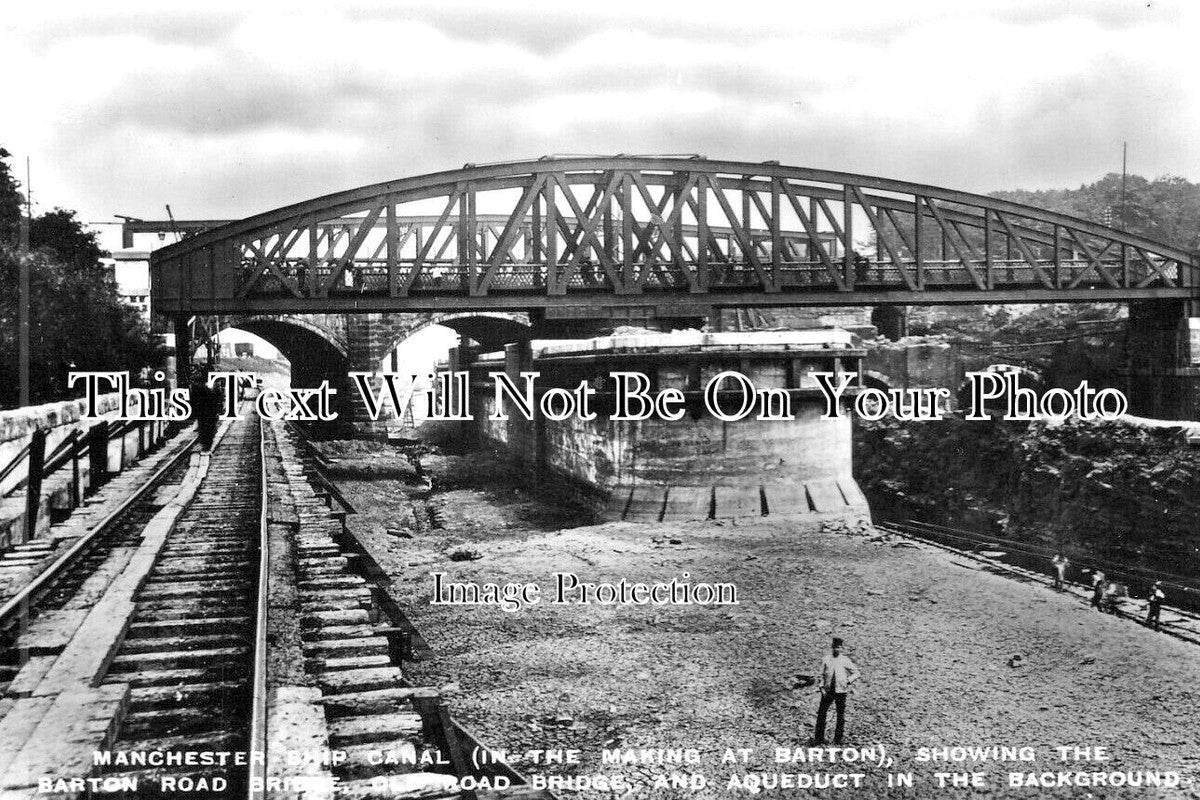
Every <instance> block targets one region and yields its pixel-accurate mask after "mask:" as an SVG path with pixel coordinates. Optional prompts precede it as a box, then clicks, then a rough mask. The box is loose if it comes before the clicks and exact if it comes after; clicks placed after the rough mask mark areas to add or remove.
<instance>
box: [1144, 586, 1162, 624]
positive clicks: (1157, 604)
mask: <svg viewBox="0 0 1200 800" xmlns="http://www.w3.org/2000/svg"><path fill="white" fill-rule="evenodd" d="M1166 599H1167V596H1166V595H1165V594H1163V590H1162V581H1155V582H1154V585H1153V586H1151V587H1150V598H1149V600H1150V603H1149V606H1148V607H1147V609H1146V624H1147V625H1153V626H1154V630H1158V629H1159V622H1158V613H1159V612H1160V611H1162V603H1163V600H1166Z"/></svg>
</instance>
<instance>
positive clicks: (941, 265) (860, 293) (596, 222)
mask: <svg viewBox="0 0 1200 800" xmlns="http://www.w3.org/2000/svg"><path fill="white" fill-rule="evenodd" d="M151 285H152V300H153V304H154V309H155V311H157V312H159V313H165V314H170V315H173V316H176V317H179V316H181V315H182V316H189V315H195V314H225V313H254V312H258V313H320V312H333V313H339V312H402V311H439V310H447V309H452V308H453V309H462V308H472V309H480V310H483V309H508V310H528V311H531V312H534V311H536V312H537V313H538V314H539V315H544V316H545V318H554V317H559V318H572V317H578V318H583V317H593V316H594V317H606V316H609V317H610V316H612V310H613V309H618V308H622V307H626V308H627V307H640V308H643V309H646V310H647V311H648V312H649V313H650V314H652V315H654V314H656V315H658V316H662V317H688V316H693V317H694V316H706V315H708V314H709V313H711V310H712V309H713V308H715V307H718V308H719V307H744V306H805V305H807V306H830V305H888V304H893V305H926V304H933V303H1036V302H1072V301H1105V302H1129V301H1138V300H1160V301H1165V300H1173V301H1190V300H1195V299H1196V298H1197V293H1198V288H1197V287H1200V259H1198V257H1197V256H1196V254H1193V253H1189V252H1187V251H1184V250H1182V249H1179V248H1176V247H1171V246H1169V245H1165V244H1162V243H1158V242H1154V241H1151V240H1148V239H1145V238H1142V237H1140V236H1136V235H1133V234H1129V233H1125V232H1123V231H1118V230H1115V229H1112V228H1108V227H1105V226H1102V225H1097V224H1094V223H1091V222H1087V221H1085V220H1081V219H1076V218H1074V217H1070V216H1067V215H1064V214H1058V213H1054V212H1050V211H1045V210H1041V209H1037V208H1033V207H1030V206H1025V205H1021V204H1018V203H1012V202H1008V201H1004V200H999V199H995V198H991V197H986V196H983V195H977V194H971V193H967V192H959V191H953V190H949V189H942V188H937V187H934V186H926V185H921V184H916V183H909V182H905V181H898V180H891V179H888V178H879V177H870V176H866V175H854V174H849V173H842V172H830V171H825V170H816V169H808V168H800V167H788V166H782V165H780V164H778V163H776V162H765V163H757V164H752V163H743V162H735V161H716V160H708V159H705V158H702V157H698V156H696V157H651V156H615V157H562V158H549V157H548V158H542V159H539V160H536V161H522V162H512V163H501V164H491V165H480V166H477V165H470V164H468V165H466V166H465V167H464V168H463V169H460V170H451V171H447V172H438V173H432V174H429V175H421V176H416V177H410V178H402V179H399V180H394V181H389V182H386V183H380V184H375V185H373V186H366V187H362V188H359V189H352V190H349V191H345V192H341V193H338V194H332V195H328V196H325V197H320V198H316V199H314V200H309V201H306V202H303V203H298V204H295V205H291V206H287V207H284V208H280V209H277V210H274V211H269V212H266V213H263V214H258V215H256V216H253V217H248V218H246V219H243V220H240V221H236V222H231V223H228V224H225V225H221V226H219V227H216V228H213V229H210V230H207V231H204V232H202V233H199V234H198V235H196V236H194V237H192V238H189V239H186V240H184V241H182V242H179V243H178V244H175V245H171V246H169V247H165V248H163V249H161V250H158V251H157V252H155V253H154V254H153V257H152V261H151Z"/></svg>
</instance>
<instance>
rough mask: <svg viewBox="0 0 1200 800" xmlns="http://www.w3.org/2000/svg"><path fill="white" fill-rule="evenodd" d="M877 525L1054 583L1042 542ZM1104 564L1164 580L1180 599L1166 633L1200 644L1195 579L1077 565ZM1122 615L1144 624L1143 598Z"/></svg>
mask: <svg viewBox="0 0 1200 800" xmlns="http://www.w3.org/2000/svg"><path fill="white" fill-rule="evenodd" d="M875 527H876V528H878V529H879V530H881V531H884V532H885V533H887V534H892V535H896V536H902V537H904V538H907V539H912V540H914V541H919V542H922V543H925V544H930V545H933V546H935V547H938V548H939V549H942V550H945V551H947V552H950V553H953V554H955V555H958V556H962V557H964V558H967V559H969V560H970V561H971V562H973V565H974V568H977V569H983V570H986V571H988V572H993V573H995V574H998V575H1003V576H1004V577H1007V578H1010V579H1012V580H1017V581H1021V582H1023V583H1034V584H1041V585H1044V586H1049V587H1053V585H1054V580H1053V577H1052V575H1051V574H1050V569H1051V567H1050V559H1051V558H1052V557H1053V556H1054V553H1053V552H1052V551H1050V550H1049V549H1047V548H1044V547H1039V546H1038V545H1035V544H1031V543H1027V542H1018V541H1014V540H1010V539H1004V538H1000V537H996V536H989V535H987V534H983V533H979V532H977V531H970V530H964V529H961V528H951V527H947V526H944V525H933V524H930V523H925V522H918V521H915V520H909V521H907V522H879V523H876V524H875ZM1080 567H1086V568H1089V569H1091V568H1100V569H1102V570H1103V571H1104V572H1105V574H1106V575H1108V576H1109V577H1110V578H1112V577H1121V578H1123V579H1125V580H1130V581H1133V582H1135V585H1141V586H1143V587H1144V586H1146V585H1149V584H1150V583H1151V582H1153V581H1154V580H1163V582H1164V586H1165V587H1166V590H1167V592H1168V597H1169V598H1170V597H1171V596H1174V597H1175V598H1177V602H1176V603H1173V604H1172V603H1164V604H1163V607H1162V612H1161V614H1160V620H1161V625H1160V632H1161V633H1163V634H1166V635H1168V636H1173V637H1175V638H1177V639H1182V640H1183V641H1186V642H1191V643H1192V644H1200V613H1197V612H1196V610H1195V607H1196V604H1197V603H1200V592H1198V591H1197V589H1196V587H1195V586H1194V585H1193V584H1194V581H1193V580H1192V579H1189V578H1187V577H1186V576H1168V575H1159V574H1156V573H1151V572H1148V571H1146V570H1143V569H1139V568H1136V567H1130V566H1121V565H1114V564H1108V563H1104V564H1101V563H1095V564H1092V563H1085V564H1083V565H1078V566H1076V567H1074V568H1075V569H1079V568H1080ZM1063 590H1064V591H1065V592H1068V593H1070V594H1072V595H1074V596H1076V597H1078V598H1079V599H1080V601H1081V602H1086V603H1090V602H1091V596H1092V590H1091V587H1089V586H1086V585H1084V584H1082V583H1078V582H1074V581H1070V580H1068V581H1065V582H1064V589H1063ZM1114 613H1115V614H1116V615H1117V616H1119V617H1123V618H1126V619H1129V620H1133V621H1137V622H1141V621H1142V620H1143V619H1144V618H1145V615H1146V603H1145V601H1143V600H1135V599H1126V600H1125V601H1124V602H1123V603H1122V604H1121V606H1120V607H1118V608H1117V609H1116V610H1115V612H1114Z"/></svg>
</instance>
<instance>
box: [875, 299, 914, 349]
mask: <svg viewBox="0 0 1200 800" xmlns="http://www.w3.org/2000/svg"><path fill="white" fill-rule="evenodd" d="M871 323H872V324H873V325H874V326H875V328H876V329H877V330H878V331H879V335H880V336H886V337H887V338H888V339H891V340H892V341H893V342H895V341H899V340H900V339H903V338H904V337H905V336H908V306H875V309H874V310H873V311H872V312H871Z"/></svg>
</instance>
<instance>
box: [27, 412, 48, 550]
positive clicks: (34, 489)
mask: <svg viewBox="0 0 1200 800" xmlns="http://www.w3.org/2000/svg"><path fill="white" fill-rule="evenodd" d="M45 465H46V432H45V431H44V430H42V429H41V428H38V429H36V430H34V432H33V438H32V439H30V440H29V473H28V475H27V477H26V479H25V541H27V542H29V541H32V540H33V538H34V536H35V535H36V533H37V521H38V511H39V509H40V508H41V504H42V469H43V468H44V467H45Z"/></svg>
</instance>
